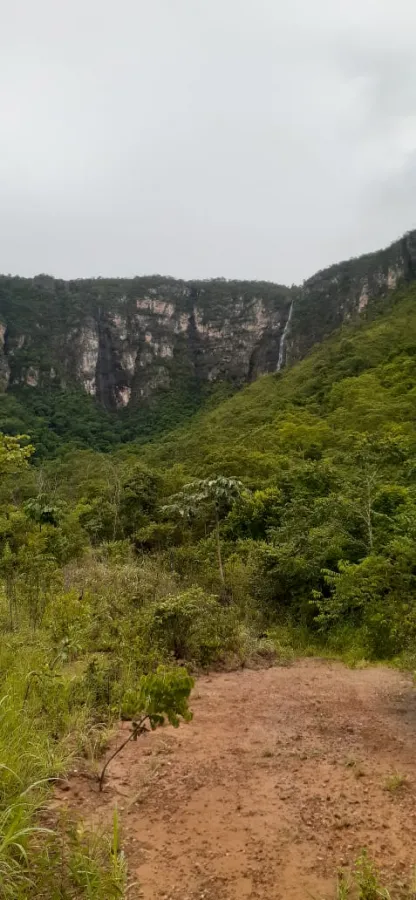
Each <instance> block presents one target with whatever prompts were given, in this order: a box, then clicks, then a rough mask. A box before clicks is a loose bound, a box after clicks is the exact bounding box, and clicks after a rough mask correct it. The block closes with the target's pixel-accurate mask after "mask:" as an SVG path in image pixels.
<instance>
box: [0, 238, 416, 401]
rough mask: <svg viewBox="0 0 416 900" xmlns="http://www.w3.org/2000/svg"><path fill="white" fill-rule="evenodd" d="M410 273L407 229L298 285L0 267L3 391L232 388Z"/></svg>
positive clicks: (415, 270)
mask: <svg viewBox="0 0 416 900" xmlns="http://www.w3.org/2000/svg"><path fill="white" fill-rule="evenodd" d="M414 279H416V232H411V233H409V234H407V235H405V237H404V238H402V239H401V240H400V241H397V242H396V243H395V244H393V245H392V246H391V247H389V248H387V249H386V250H383V251H380V252H379V253H373V254H368V255H367V256H363V257H360V258H359V259H354V260H350V261H348V262H345V263H341V264H339V265H335V266H331V267H330V268H329V269H326V270H324V271H321V272H318V273H317V274H316V275H314V276H313V277H312V278H310V279H309V280H308V281H306V282H305V283H304V285H303V286H302V287H300V288H286V287H284V286H280V285H275V284H270V283H268V282H238V281H225V280H223V279H216V280H215V279H214V280H212V281H200V282H184V281H176V280H174V279H170V278H162V277H160V276H153V277H149V278H134V279H130V280H128V279H94V280H79V281H69V282H64V281H60V280H56V279H54V278H50V277H49V276H45V275H41V276H37V277H36V278H33V279H23V278H12V277H10V276H2V277H0V390H2V391H4V390H6V389H8V387H9V386H10V387H14V386H18V385H28V386H31V387H38V388H43V387H45V386H47V385H48V384H51V383H53V382H54V383H56V384H58V385H60V386H61V387H64V388H69V387H71V386H81V387H83V388H84V390H85V391H86V392H87V393H88V394H90V395H92V396H94V397H96V398H97V400H98V401H99V403H100V404H101V405H102V406H104V407H105V408H106V409H108V410H116V409H118V408H122V407H125V406H133V405H137V404H140V403H147V402H149V401H150V400H154V399H155V398H157V396H158V394H159V393H160V392H161V391H166V389H169V388H171V387H173V386H175V384H176V383H177V382H178V380H180V379H186V378H192V379H196V380H197V381H198V382H199V383H207V382H215V381H218V380H228V381H231V382H232V383H234V384H235V385H241V384H244V383H246V382H248V381H251V380H253V379H255V378H257V377H258V376H259V375H261V374H262V373H266V372H275V371H276V370H278V369H280V368H281V367H282V366H283V365H284V364H285V362H290V361H293V360H295V359H299V358H301V357H303V356H304V355H305V353H307V352H308V350H309V349H310V348H311V347H312V346H313V344H315V343H317V342H319V341H320V340H322V339H323V338H324V337H325V336H326V335H328V334H330V333H331V332H332V331H333V330H334V329H336V328H337V327H339V325H341V324H342V323H343V322H345V321H348V320H350V319H352V318H354V317H357V316H360V315H363V314H365V311H366V309H367V308H368V307H369V306H370V307H371V304H372V303H373V302H374V300H375V299H376V298H378V297H380V296H383V295H385V294H387V293H388V292H389V291H391V290H393V289H394V288H396V287H397V286H398V285H400V283H402V282H408V281H412V280H414ZM289 316H291V318H290V319H289Z"/></svg>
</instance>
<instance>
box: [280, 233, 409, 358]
mask: <svg viewBox="0 0 416 900" xmlns="http://www.w3.org/2000/svg"><path fill="white" fill-rule="evenodd" d="M415 279H416V231H412V232H409V233H408V234H406V235H405V236H404V237H403V238H401V239H400V240H399V241H396V242H395V243H394V244H391V246H390V247H387V248H386V249H384V250H380V251H378V252H376V253H368V254H366V255H365V256H360V257H358V259H351V260H348V261H346V262H343V263H338V264H337V265H334V266H330V268H328V269H324V270H322V271H321V272H317V274H316V275H313V276H312V278H309V279H308V280H307V281H305V282H304V284H303V286H302V288H301V290H300V292H299V297H298V299H297V302H296V303H295V306H294V310H293V319H292V323H291V329H290V334H289V336H288V340H287V348H286V349H287V353H286V356H287V361H294V360H296V359H301V358H302V357H303V356H305V354H306V353H307V352H308V351H309V350H310V349H311V347H312V346H313V345H314V344H316V343H319V342H320V341H322V339H323V338H324V337H326V336H327V335H329V334H331V332H333V331H335V329H337V328H339V327H340V325H342V324H343V323H344V322H348V321H350V320H353V319H354V318H358V317H359V316H360V315H362V314H363V312H364V311H365V310H366V308H367V307H368V306H369V305H370V307H371V304H372V303H373V302H374V301H375V300H377V299H379V298H380V297H383V296H386V295H387V294H389V293H390V292H391V291H393V290H394V289H395V288H397V287H399V286H400V285H401V284H403V283H408V282H411V281H414V280H415Z"/></svg>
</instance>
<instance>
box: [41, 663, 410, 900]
mask: <svg viewBox="0 0 416 900" xmlns="http://www.w3.org/2000/svg"><path fill="white" fill-rule="evenodd" d="M191 706H192V709H193V711H194V719H193V721H192V722H191V723H190V724H189V725H184V726H181V727H180V728H179V729H178V730H176V731H175V730H174V729H172V728H165V729H161V730H159V731H156V732H154V733H153V734H150V735H148V736H145V737H143V738H140V739H139V740H138V742H137V743H131V744H129V745H128V746H127V747H126V749H125V750H124V751H123V753H122V755H120V756H119V757H118V758H117V759H116V760H114V762H113V763H112V764H111V767H110V769H109V774H108V779H107V781H106V787H105V791H104V793H103V794H101V795H100V794H99V793H98V790H97V786H96V784H95V783H92V782H91V783H90V782H88V781H86V780H85V779H76V778H74V779H72V780H71V782H70V790H67V791H65V792H64V791H62V793H61V791H59V792H58V793H59V803H60V805H69V806H70V807H73V808H74V809H76V811H77V814H78V815H79V814H80V813H81V815H84V818H85V819H86V820H87V821H89V822H94V823H97V822H100V823H106V822H108V821H110V820H111V816H112V810H113V809H114V806H115V805H116V804H117V806H118V808H119V811H120V819H121V823H122V834H123V845H124V849H125V853H126V856H127V859H128V864H129V881H130V883H131V885H132V886H131V887H130V890H129V893H128V897H129V898H143V900H162V898H164V900H197V898H198V900H243V898H250V900H306V898H309V897H311V898H314V900H332V898H334V896H335V880H336V879H335V875H336V871H337V868H338V867H339V866H342V865H348V864H350V863H352V862H353V861H354V860H355V858H356V857H357V855H358V854H359V853H360V850H361V848H362V847H364V846H365V847H367V848H368V851H369V853H370V854H371V856H372V857H373V858H374V859H375V861H376V862H377V863H378V865H379V866H380V868H381V869H382V870H383V871H384V872H385V873H386V877H387V878H388V880H389V883H390V884H391V885H393V888H394V890H395V891H396V893H395V894H394V896H398V897H399V896H400V893H401V885H404V884H405V883H406V882H408V879H409V875H410V870H411V867H412V866H414V865H415V864H416V841H415V829H416V803H415V799H416V692H415V690H414V688H413V687H412V684H411V680H410V678H409V677H407V676H405V675H403V674H401V673H399V672H396V671H392V670H389V669H384V668H368V669H361V670H359V669H356V670H351V669H347V668H345V667H344V666H342V665H341V664H337V663H327V662H322V661H317V660H304V661H301V662H296V663H295V664H294V665H292V666H290V667H285V668H281V667H280V668H270V669H266V670H256V671H250V670H244V671H241V672H232V673H226V674H224V673H221V674H215V675H212V676H210V677H203V678H200V679H199V680H198V682H197V685H196V688H195V691H194V695H193V699H192V703H191ZM126 728H127V726H126ZM126 733H127V732H126V729H122V730H121V736H122V735H123V734H126ZM119 738H120V735H119ZM397 772H398V773H400V774H401V775H404V776H407V782H406V784H405V785H402V786H400V787H399V788H398V789H397V790H394V791H392V792H390V791H388V790H386V785H385V781H386V778H387V777H388V776H390V775H392V773H397ZM133 882H135V884H132V883H133ZM103 900H104V898H103Z"/></svg>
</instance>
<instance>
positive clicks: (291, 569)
mask: <svg viewBox="0 0 416 900" xmlns="http://www.w3.org/2000/svg"><path fill="white" fill-rule="evenodd" d="M415 301H416V289H414V288H412V289H409V290H407V292H403V293H402V294H400V293H398V294H396V295H395V297H394V298H393V299H392V301H391V303H390V304H389V306H388V307H387V305H386V306H385V307H384V309H383V310H380V311H379V312H377V311H376V312H375V314H374V318H373V320H372V321H368V322H366V323H362V324H361V325H360V326H356V327H354V326H352V325H351V326H350V327H345V328H343V329H342V331H341V332H340V333H339V334H337V335H336V336H334V337H332V338H331V339H329V340H328V341H326V342H325V343H324V344H322V345H321V346H320V347H319V348H317V349H316V350H315V351H314V352H313V353H312V354H311V355H310V356H309V357H308V358H307V359H305V360H304V361H303V362H301V363H299V364H298V365H296V366H294V367H293V368H291V369H288V370H286V371H284V372H283V373H282V374H280V373H279V374H278V375H274V376H265V377H263V378H261V379H259V380H258V381H257V382H255V383H254V384H253V385H251V386H250V387H249V388H247V389H245V390H244V391H241V392H240V393H238V394H235V395H234V396H232V397H229V398H228V399H226V400H225V401H224V402H222V403H221V404H219V405H217V406H215V407H213V408H210V409H205V411H200V412H198V414H197V415H196V416H194V418H193V419H192V421H191V422H190V423H188V424H187V425H186V426H183V427H182V428H179V429H177V430H176V431H175V432H171V433H169V434H166V435H164V437H163V438H162V439H160V440H158V441H157V442H156V441H154V442H153V443H149V444H147V445H144V446H143V445H141V446H139V445H138V444H134V443H130V444H125V445H124V446H122V447H121V446H120V442H119V440H118V434H117V429H116V430H115V431H113V432H111V427H112V426H111V421H110V418H108V419H107V420H106V422H107V424H106V428H107V427H108V429H109V434H110V437H111V439H110V437H109V438H108V441H107V437H106V433H107V432H106V431H105V432H103V435H104V436H103V435H101V437H102V443H101V444H99V445H98V446H99V447H100V449H101V450H104V449H109V448H110V446H113V447H115V446H116V445H117V446H118V449H113V450H112V451H111V452H107V453H104V452H98V451H97V450H93V449H87V448H86V447H85V445H84V449H76V448H74V446H73V445H72V446H71V447H70V446H68V445H67V446H64V444H62V443H60V444H59V445H58V444H55V445H53V443H52V444H51V445H50V451H51V452H50V453H49V452H48V453H44V454H43V457H44V459H43V460H42V459H39V456H36V453H34V443H35V440H34V438H35V431H33V430H31V428H29V427H27V428H26V422H25V421H23V420H22V421H21V420H20V419H19V416H18V415H17V411H18V410H17V407H15V413H16V422H15V426H16V427H14V428H13V429H12V428H10V432H12V434H11V435H9V436H7V437H6V436H3V437H1V439H0V476H1V478H0V498H1V506H0V579H1V590H0V629H1V633H2V641H1V645H0V683H1V691H0V761H1V765H0V872H1V877H2V883H1V888H0V896H3V897H5V898H17V900H24V898H26V897H29V896H36V897H39V898H42V897H44V898H57V900H58V898H64V900H65V898H83V897H88V898H93V897H96V898H98V897H108V898H111V897H117V896H122V894H123V883H124V881H125V871H124V865H123V863H122V859H121V857H120V855H119V854H118V853H117V852H114V846H113V850H112V849H111V847H112V840H113V845H114V836H113V839H111V838H107V839H106V838H105V837H104V838H102V837H97V836H91V835H87V834H85V833H84V832H83V831H82V829H79V828H77V827H76V824H74V823H68V822H66V823H65V822H59V821H57V820H55V819H54V818H53V817H52V814H51V812H50V811H49V812H48V811H47V810H46V804H47V798H48V791H50V784H51V780H53V779H56V778H59V777H62V776H63V774H64V773H65V772H66V771H68V769H69V768H70V767H71V765H72V764H73V762H74V760H77V765H78V766H79V765H81V766H82V764H83V763H82V760H84V761H85V760H87V761H88V765H89V768H90V769H91V766H92V768H93V769H95V770H96V771H97V774H98V767H100V768H102V765H103V762H100V758H101V757H102V755H103V752H104V751H105V750H106V748H107V741H108V737H109V735H110V734H111V729H112V728H113V726H114V723H115V722H116V721H117V720H118V719H120V718H122V719H127V720H129V721H133V723H134V722H136V723H138V728H136V726H135V725H133V726H132V732H131V734H130V733H129V734H130V736H131V737H134V736H135V735H137V734H138V733H139V730H140V728H141V727H142V725H143V724H144V722H143V717H144V716H145V717H146V716H150V721H151V723H152V724H158V722H159V719H158V716H163V715H166V716H167V718H168V719H169V721H173V722H174V724H176V722H177V718H176V717H177V716H181V717H183V718H185V719H187V718H188V707H187V698H188V696H189V691H190V686H191V681H190V676H188V675H187V674H186V672H184V671H183V668H184V667H185V668H186V669H187V670H189V671H191V672H192V671H193V672H195V671H197V670H198V669H200V668H203V667H207V666H214V665H221V666H224V665H227V666H232V665H245V664H247V663H248V662H249V661H250V660H252V659H257V660H259V659H262V658H266V659H270V658H273V657H275V658H279V659H281V660H282V662H286V661H290V659H291V658H292V657H293V655H294V654H295V653H305V652H319V653H327V654H333V655H341V656H344V658H346V659H347V660H348V661H351V662H353V663H354V662H358V661H359V660H361V659H363V658H366V659H370V660H371V659H373V660H396V661H397V660H398V661H399V662H400V663H401V664H405V665H409V666H412V667H413V668H415V667H416V663H415V649H414V648H415V637H416V573H415V563H414V560H415V558H416V467H415V450H416V431H415V421H416V305H415ZM86 401H87V403H89V401H88V398H86ZM9 402H10V403H17V401H16V400H15V399H13V398H12V399H10V398H7V397H6V399H5V403H9ZM48 402H49V400H48V399H46V398H45V403H46V404H47V403H48ZM57 410H59V403H57ZM84 413H85V418H86V424H87V425H88V413H87V406H85V407H83V408H82V411H81V413H80V415H82V416H83V415H84ZM66 414H67V413H66V411H65V410H63V411H62V415H63V416H65V415H66ZM103 415H106V414H104V413H103ZM38 416H39V410H38V411H37V413H36V416H35V419H36V421H38ZM48 416H49V413H48ZM34 421H35V420H34ZM29 424H30V423H29ZM69 425H70V423H69V420H67V426H65V427H68V434H69ZM18 426H19V427H18ZM21 426H24V428H23V427H21ZM76 427H77V428H79V419H78V423H77V426H76ZM91 428H92V429H93V430H94V429H96V430H97V434H98V433H99V432H100V427H99V425H98V424H97V421H96V420H94V418H93V417H92V418H91ZM26 432H27V433H28V435H29V437H28V438H25V437H20V436H19V435H20V434H22V433H26ZM45 434H46V431H45ZM45 440H46V438H45ZM113 441H114V443H112V442H113ZM58 449H59V452H57V450H58ZM45 456H47V457H48V458H47V459H45ZM160 667H162V669H163V673H164V674H163V679H164V681H163V684H164V685H165V688H167V687H169V685H170V686H171V687H172V692H171V693H169V691H168V692H167V693H166V691H165V693H163V692H162V695H160V693H159V694H158V690H159V688H158V685H159V686H160V682H158V681H157V678H158V671H159V675H160ZM154 679H156V681H154ZM178 679H179V681H180V679H182V682H181V684H180V683H179V681H178ZM143 691H144V693H143ZM152 692H153V693H152ZM152 697H153V700H154V702H155V704H156V705H155V706H153V707H152V706H151V703H152V702H153V700H152ZM157 697H159V699H158V700H157V703H156V699H157ZM149 703H150V705H149ZM152 717H154V718H153V719H152ZM140 723H141V724H140ZM80 760H81V762H80ZM84 764H85V762H84ZM42 829H43V830H42ZM115 832H116V833H117V837H116V843H117V845H118V829H117V827H115ZM106 841H107V843H106ZM369 871H370V870H365V871H364V864H363V866H362V868H361V870H360V871H358V870H357V875H356V880H357V879H358V881H357V884H358V885H359V889H360V891H361V893H360V894H358V895H357V896H361V897H363V898H370V897H372V896H387V894H384V895H383V893H380V890H379V888H378V887H377V885H376V886H374V885H373V887H372V888H371V889H372V890H373V894H371V892H369V891H370V888H368V889H367V888H366V890H367V893H365V892H364V887H363V886H362V885H361V884H360V882H359V878H361V880H362V883H363V884H365V878H366V879H367V882H368V883H369V884H370V887H371V878H370V875H369ZM58 872H59V875H58ZM360 872H361V874H360ZM363 873H364V874H363ZM374 877H375V876H374ZM363 879H364V880H363ZM375 884H376V883H375ZM377 890H379V893H378V894H377V893H374V891H377ZM340 896H341V894H340ZM344 896H348V894H345V893H344ZM351 896H354V894H351Z"/></svg>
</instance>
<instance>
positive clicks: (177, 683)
mask: <svg viewBox="0 0 416 900" xmlns="http://www.w3.org/2000/svg"><path fill="white" fill-rule="evenodd" d="M193 684H194V682H193V679H192V678H191V677H190V675H188V673H187V671H186V669H172V670H168V669H164V668H159V669H158V670H157V671H156V672H154V673H151V674H149V675H143V676H142V677H141V679H140V682H139V686H138V690H137V692H130V694H129V695H127V696H126V697H125V700H124V706H125V708H126V709H128V710H129V712H131V714H132V715H133V714H134V715H135V716H136V717H137V721H135V720H133V721H132V727H131V731H130V734H129V736H128V737H127V738H126V739H125V740H124V741H123V742H122V743H121V744H120V745H119V746H118V747H117V748H116V750H114V751H113V753H112V754H111V756H110V757H109V758H108V759H107V761H106V763H105V765H104V766H103V768H102V770H101V774H100V777H99V788H100V791H102V789H103V786H104V778H105V773H106V771H107V769H108V767H109V765H110V763H111V762H112V760H113V759H114V758H115V757H116V756H118V754H119V753H121V751H122V750H123V749H124V747H125V746H126V745H127V744H128V743H129V742H130V741H136V740H137V738H138V737H139V735H141V734H143V733H144V732H145V731H146V730H147V727H146V723H148V724H149V726H150V728H151V729H152V730H153V729H155V728H157V727H158V726H160V725H163V724H164V722H165V721H166V720H167V721H168V722H169V724H170V725H173V727H174V728H178V727H179V724H180V721H181V719H183V721H184V722H190V720H191V719H192V713H191V711H190V709H189V706H188V701H189V695H190V693H191V690H192V687H193Z"/></svg>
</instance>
